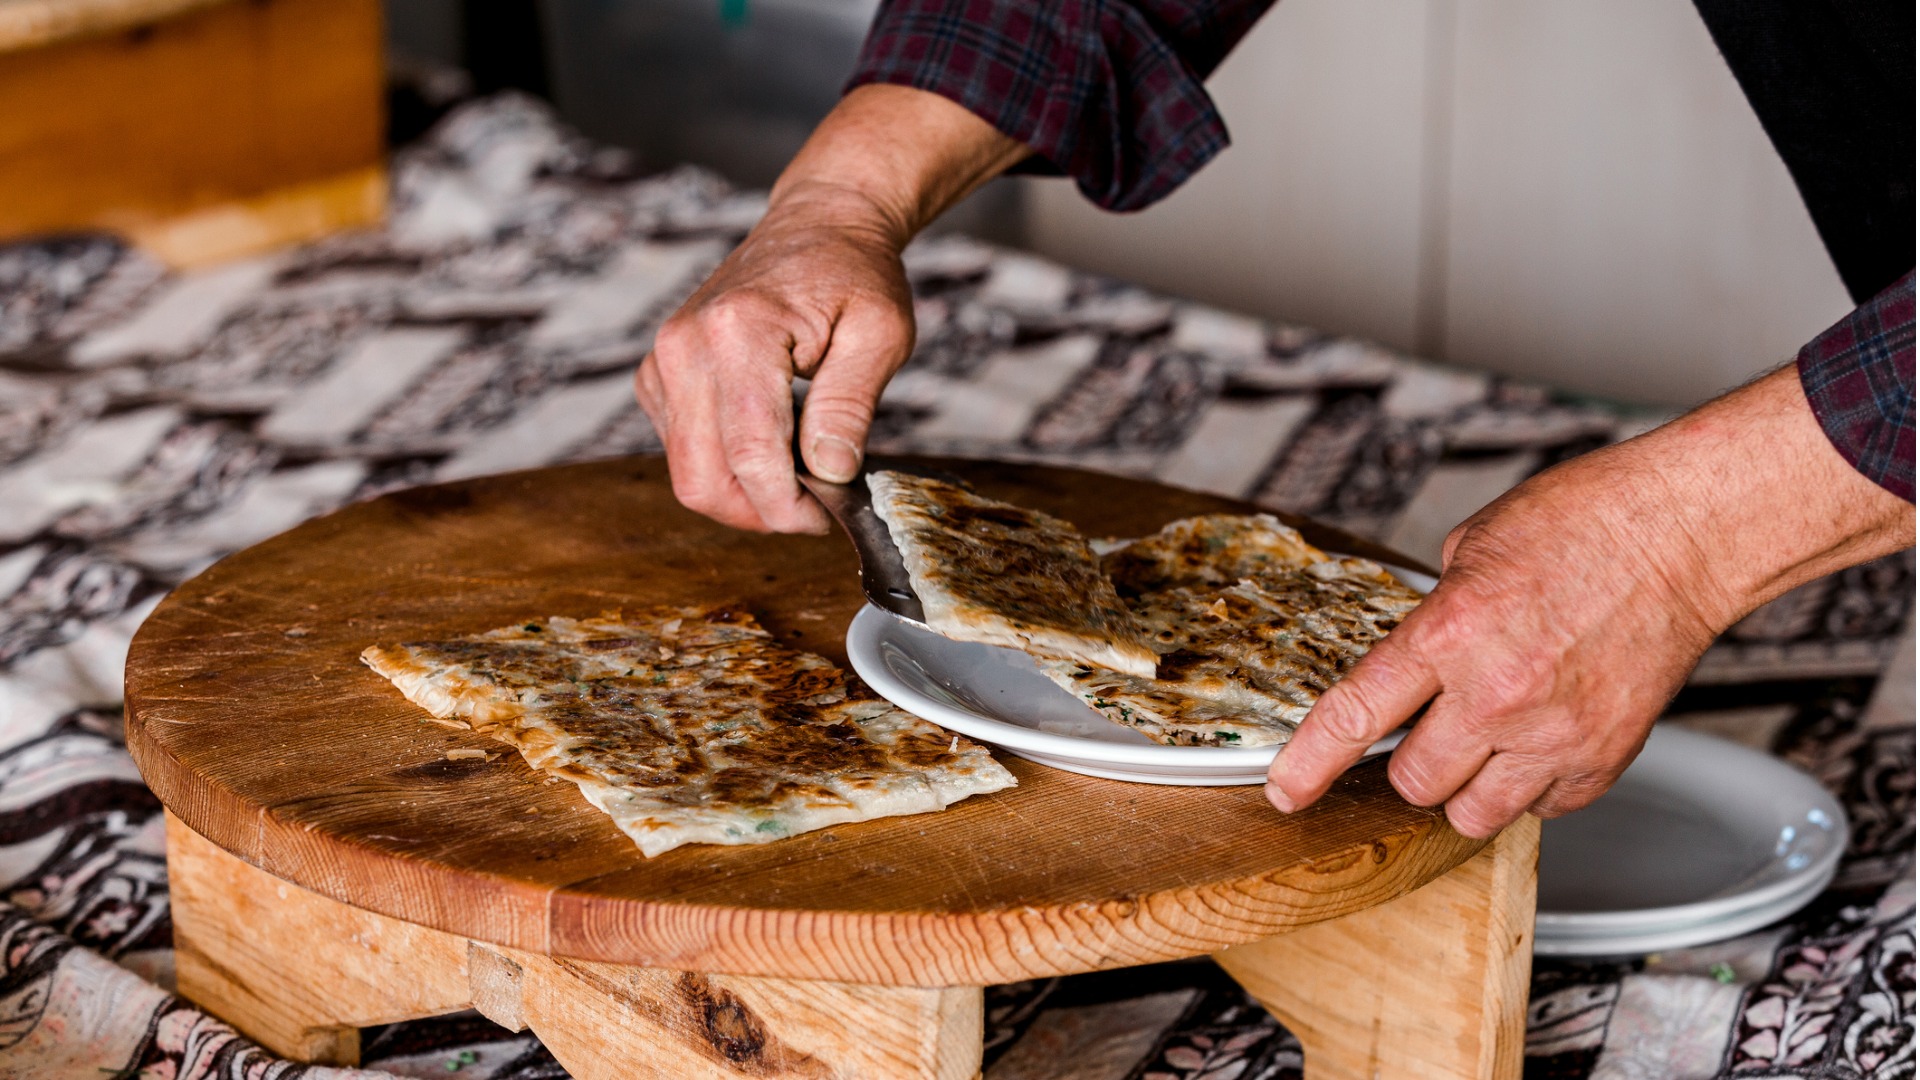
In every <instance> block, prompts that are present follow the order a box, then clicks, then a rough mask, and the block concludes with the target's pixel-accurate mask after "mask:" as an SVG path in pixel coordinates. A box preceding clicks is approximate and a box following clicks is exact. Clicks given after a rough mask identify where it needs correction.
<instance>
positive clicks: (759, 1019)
mask: <svg viewBox="0 0 1920 1080" xmlns="http://www.w3.org/2000/svg"><path fill="white" fill-rule="evenodd" d="M500 952H501V953H502V955H503V956H505V957H506V958H507V959H508V960H510V961H512V962H513V963H514V964H515V965H517V966H518V967H519V968H520V972H519V974H518V983H519V987H520V994H521V1001H520V1015H522V1016H524V1017H525V1019H526V1022H527V1024H528V1025H529V1026H530V1027H532V1028H533V1030H534V1032H535V1033H536V1034H538V1035H539V1036H540V1040H541V1041H542V1042H543V1043H545V1044H546V1046H547V1049H548V1050H550V1051H552V1052H553V1056H554V1057H555V1058H557V1059H558V1060H559V1061H560V1063H561V1064H562V1065H565V1066H566V1068H567V1072H568V1073H569V1074H571V1075H572V1076H573V1077H575V1080H742V1078H745V1077H781V1078H789V1077H790V1078H795V1080H799V1078H802V1077H804V1078H809V1080H811V1078H821V1080H825V1078H828V1077H831V1078H833V1080H972V1078H973V1077H976V1076H978V1075H979V1073H980V1053H981V1046H980V1039H981V1029H982V1024H983V1016H982V1006H981V1001H982V999H981V990H980V988H979V987H977V986H967V987H948V988H944V989H916V988H912V987H891V986H862V985H855V984H850V983H830V982H813V981H801V980H790V979H763V978H747V977H744V976H738V975H700V974H695V973H692V972H680V971H666V970H660V969H653V968H636V967H622V966H620V965H616V964H600V963H592V962H589V961H584V960H565V959H556V958H551V957H545V956H535V955H531V954H528V953H522V952H515V951H511V950H500Z"/></svg>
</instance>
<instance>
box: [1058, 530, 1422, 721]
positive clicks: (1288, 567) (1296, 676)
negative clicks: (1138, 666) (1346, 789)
mask: <svg viewBox="0 0 1920 1080" xmlns="http://www.w3.org/2000/svg"><path fill="white" fill-rule="evenodd" d="M1101 546H1102V547H1104V549H1105V552H1106V553H1105V554H1104V555H1103V557H1102V561H1103V564H1104V565H1105V566H1106V567H1107V569H1108V571H1109V573H1111V574H1112V575H1113V577H1114V579H1115V581H1116V583H1117V584H1118V585H1119V587H1120V590H1121V591H1122V592H1123V593H1125V594H1126V595H1127V601H1126V602H1127V605H1128V607H1129V608H1130V609H1131V611H1132V612H1133V614H1134V616H1135V618H1136V619H1137V620H1138V621H1139V623H1140V625H1141V627H1142V628H1143V629H1144V630H1145V632H1146V634H1147V640H1148V641H1149V643H1150V644H1151V645H1152V647H1153V648H1154V650H1155V651H1156V652H1158V653H1159V654H1160V658H1159V664H1158V673H1159V674H1158V677H1157V678H1154V679H1140V678H1133V677H1123V676H1121V675H1120V673H1117V672H1113V671H1108V670H1102V669H1100V668H1098V667H1096V666H1093V665H1087V664H1070V663H1059V662H1046V661H1043V662H1041V663H1040V665H1039V666H1040V670H1041V673H1042V674H1044V675H1046V676H1047V677H1048V678H1050V679H1052V680H1053V681H1054V682H1056V683H1058V684H1060V685H1061V686H1063V687H1065V688H1066V689H1067V690H1069V691H1070V692H1072V693H1073V694H1074V695H1076V696H1077V697H1079V698H1080V699H1081V700H1082V701H1085V702H1086V703H1087V704H1088V705H1089V706H1091V707H1092V708H1094V709H1095V710H1097V711H1098V712H1100V713H1101V714H1102V715H1104V716H1106V717H1107V718H1108V719H1110V720H1112V721H1114V722H1115V723H1118V724H1123V725H1125V726H1127V727H1132V728H1135V729H1137V730H1139V731H1141V732H1143V733H1145V734H1146V735H1147V736H1148V737H1150V738H1153V739H1155V740H1157V741H1159V742H1164V743H1169V744H1171V745H1175V746H1275V745H1281V744H1284V743H1286V742H1287V741H1288V740H1289V739H1291V738H1292V737H1293V732H1294V729H1295V728H1296V727H1298V726H1299V723H1300V721H1301V719H1302V718H1304V717H1305V716H1306V713H1307V710H1308V709H1309V708H1311V707H1312V706H1313V704H1314V702H1316V701H1318V700H1319V698H1320V695H1321V694H1323V693H1325V692H1326V690H1327V689H1328V688H1329V687H1331V686H1332V685H1333V684H1334V683H1335V682H1336V681H1338V680H1339V679H1340V678H1341V677H1343V676H1344V675H1345V674H1346V673H1347V672H1348V671H1350V670H1351V669H1352V668H1353V666H1354V665H1355V664H1357V663H1359V661H1360V658H1361V657H1363V656H1365V655H1366V654H1367V651H1368V650H1369V649H1371V648H1372V647H1373V645H1374V643H1376V642H1378V641H1379V640H1380V639H1381V638H1382V637H1385V636H1386V634H1387V632H1388V631H1390V630H1392V629H1393V628H1394V627H1395V626H1397V625H1399V623H1400V621H1401V620H1402V619H1404V618H1405V617H1406V615H1407V613H1408V612H1409V611H1411V610H1413V608H1414V606H1415V605H1417V604H1418V603H1419V602H1420V595H1419V594H1418V593H1416V592H1414V591H1413V590H1412V589H1409V588H1407V587H1406V586H1405V585H1402V584H1401V583H1400V582H1399V581H1397V580H1396V579H1394V577H1393V576H1392V575H1391V574H1388V573H1387V572H1386V571H1385V570H1384V569H1382V568H1381V567H1380V566H1379V565H1378V564H1376V563H1373V562H1370V561H1368V560H1365V559H1354V558H1340V557H1335V556H1331V555H1328V554H1327V553H1325V552H1323V551H1321V550H1319V549H1318V548H1315V547H1313V546H1312V545H1311V544H1308V543H1307V542H1306V541H1305V540H1303V539H1301V537H1300V534H1299V533H1298V532H1296V531H1294V530H1293V529H1291V528H1288V527H1287V526H1286V525H1284V524H1282V523H1281V522H1280V521H1279V520H1278V519H1276V518H1273V517H1271V516H1270V515H1266V514H1259V515H1247V516H1238V515H1228V514H1214V515H1207V516H1205V517H1199V518H1187V519H1184V520H1182V521H1176V522H1173V523H1172V524H1170V525H1168V526H1166V527H1165V528H1163V529H1162V530H1161V531H1160V532H1158V533H1156V534H1155V535H1153V536H1150V537H1145V538H1142V539H1140V540H1133V541H1109V542H1105V543H1104V544H1102V545H1101Z"/></svg>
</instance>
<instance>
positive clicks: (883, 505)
mask: <svg viewBox="0 0 1920 1080" xmlns="http://www.w3.org/2000/svg"><path fill="white" fill-rule="evenodd" d="M867 482H868V486H869V487H870V488H871V490H872V492H873V505H874V510H875V512H877V513H878V514H879V515H880V517H881V519H882V520H883V521H885V522H886V523H887V531H888V532H889V533H890V534H891V535H892V537H893V542H894V545H895V546H896V547H898V548H899V549H900V557H901V559H902V561H904V562H905V563H906V566H907V575H908V577H909V578H911V579H912V582H913V591H914V594H915V595H917V596H918V597H919V598H920V604H921V607H922V608H924V609H925V612H926V618H927V625H928V626H929V627H931V628H932V629H933V630H934V631H936V632H938V633H940V634H943V635H945V636H947V637H950V638H954V639H956V640H959V641H980V642H985V643H986V644H989V645H1007V646H1011V647H1013V648H1016V649H1025V650H1027V651H1028V652H1031V653H1034V654H1035V655H1037V656H1044V657H1053V658H1056V659H1063V660H1074V661H1078V662H1080V663H1084V664H1094V665H1098V666H1101V667H1107V668H1112V669H1114V670H1116V671H1123V672H1126V673H1128V674H1130V675H1136V676H1139V677H1142V678H1152V677H1153V673H1154V651H1153V649H1151V648H1149V647H1148V645H1147V643H1146V641H1145V640H1144V639H1143V637H1142V635H1141V633H1140V627H1139V626H1138V624H1137V623H1136V622H1135V620H1134V617H1133V615H1132V614H1131V613H1130V612H1128V610H1127V608H1126V606H1125V605H1124V604H1122V603H1121V602H1120V597H1119V595H1118V594H1116V593H1115V592H1114V589H1113V584H1112V583H1111V582H1109V581H1108V580H1107V576H1106V574H1104V573H1103V572H1102V571H1101V568H1100V563H1099V561H1098V560H1097V559H1096V558H1095V557H1094V554H1093V550H1092V549H1091V548H1090V547H1088V545H1087V542H1086V540H1085V538H1083V537H1082V536H1081V535H1080V534H1079V533H1078V532H1077V531H1075V529H1074V528H1073V526H1072V525H1070V524H1068V523H1067V522H1065V521H1062V520H1060V519H1059V518H1056V517H1052V516H1050V515H1048V514H1043V513H1041V512H1039V511H1037V510H1029V509H1026V508H1024V507H1019V506H1014V505H1011V504H1009V503H1003V502H999V501H997V500H994V499H988V498H985V497H983V496H980V495H977V494H975V493H973V492H971V491H968V490H967V489H965V488H962V487H959V486H957V485H954V484H949V483H945V482H942V481H939V480H932V479H928V478H925V477H920V476H910V475H907V474H904V473H897V472H875V473H870V474H868V477H867Z"/></svg>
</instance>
